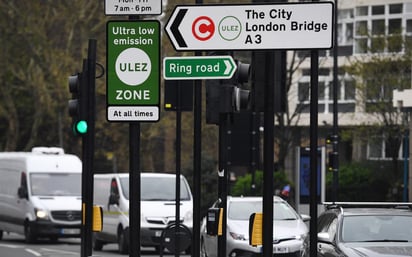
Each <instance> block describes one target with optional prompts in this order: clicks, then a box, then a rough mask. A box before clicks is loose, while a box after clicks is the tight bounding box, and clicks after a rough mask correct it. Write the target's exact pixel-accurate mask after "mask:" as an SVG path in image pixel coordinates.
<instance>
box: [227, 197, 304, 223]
mask: <svg viewBox="0 0 412 257" xmlns="http://www.w3.org/2000/svg"><path fill="white" fill-rule="evenodd" d="M256 212H262V202H260V201H239V202H230V203H229V210H228V218H229V219H232V220H249V217H250V215H251V214H252V213H256ZM273 216H274V217H273V219H274V220H295V219H297V218H298V216H297V214H296V212H295V211H294V210H293V209H292V208H291V207H290V206H288V205H287V204H285V203H284V202H274V205H273Z"/></svg>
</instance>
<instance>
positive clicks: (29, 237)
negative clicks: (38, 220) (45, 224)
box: [24, 222, 37, 244]
mask: <svg viewBox="0 0 412 257" xmlns="http://www.w3.org/2000/svg"><path fill="white" fill-rule="evenodd" d="M36 239H37V238H36V232H35V231H34V229H33V227H32V226H31V225H30V223H29V222H26V223H25V225H24V240H25V241H26V243H28V244H30V243H34V242H36Z"/></svg>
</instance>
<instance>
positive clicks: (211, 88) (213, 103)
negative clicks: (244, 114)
mask: <svg viewBox="0 0 412 257" xmlns="http://www.w3.org/2000/svg"><path fill="white" fill-rule="evenodd" d="M236 65H237V69H236V72H235V74H234V75H233V77H232V78H231V79H230V80H227V81H225V82H223V80H207V81H206V123H207V124H217V125H219V121H220V120H219V117H220V114H225V113H226V114H227V113H233V112H239V111H241V110H246V109H248V108H249V106H250V90H247V89H242V88H240V87H239V86H238V85H241V84H243V83H246V82H247V81H248V80H249V76H250V65H249V64H246V63H242V62H240V61H236Z"/></svg>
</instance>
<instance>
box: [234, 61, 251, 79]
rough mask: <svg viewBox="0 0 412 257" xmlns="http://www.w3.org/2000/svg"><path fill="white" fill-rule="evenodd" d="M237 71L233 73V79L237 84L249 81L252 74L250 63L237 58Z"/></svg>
mask: <svg viewBox="0 0 412 257" xmlns="http://www.w3.org/2000/svg"><path fill="white" fill-rule="evenodd" d="M236 66H237V69H236V72H235V74H234V75H233V80H234V83H235V84H242V83H246V82H248V81H249V76H250V64H248V63H242V62H241V61H239V60H236Z"/></svg>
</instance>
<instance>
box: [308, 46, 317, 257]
mask: <svg viewBox="0 0 412 257" xmlns="http://www.w3.org/2000/svg"><path fill="white" fill-rule="evenodd" d="M318 74H319V53H318V51H317V50H312V51H311V75H310V76H311V77H310V81H311V82H310V193H309V195H310V201H309V202H310V204H309V205H310V216H311V219H310V224H309V225H310V226H309V227H310V229H309V233H310V256H311V257H314V256H316V255H317V217H318V197H317V194H318V193H317V191H318V190H317V188H318V162H317V158H318V83H319V78H318Z"/></svg>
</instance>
